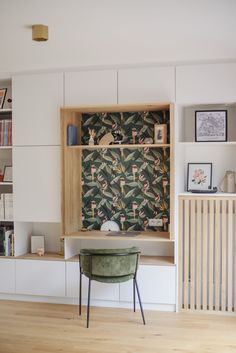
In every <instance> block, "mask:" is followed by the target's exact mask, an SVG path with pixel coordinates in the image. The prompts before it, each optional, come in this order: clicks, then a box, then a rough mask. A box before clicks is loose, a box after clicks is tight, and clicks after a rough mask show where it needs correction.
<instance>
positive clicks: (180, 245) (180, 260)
mask: <svg viewBox="0 0 236 353" xmlns="http://www.w3.org/2000/svg"><path fill="white" fill-rule="evenodd" d="M183 207H184V200H183V199H180V200H179V237H178V248H179V257H178V276H179V288H178V289H179V290H178V296H179V298H178V299H179V310H181V309H182V308H183V233H184V229H183Z"/></svg>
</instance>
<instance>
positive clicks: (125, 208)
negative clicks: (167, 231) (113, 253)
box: [82, 148, 170, 230]
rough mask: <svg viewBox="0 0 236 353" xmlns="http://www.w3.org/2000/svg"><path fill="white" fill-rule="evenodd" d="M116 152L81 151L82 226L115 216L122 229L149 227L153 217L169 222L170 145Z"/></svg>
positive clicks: (94, 226)
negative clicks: (149, 221)
mask: <svg viewBox="0 0 236 353" xmlns="http://www.w3.org/2000/svg"><path fill="white" fill-rule="evenodd" d="M113 152H114V151H112V150H111V149H99V150H95V151H94V150H93V151H91V150H83V152H82V185H83V187H82V191H83V193H82V204H83V205H82V221H83V227H85V228H88V229H100V227H101V225H102V223H103V222H105V221H107V220H114V221H115V222H117V223H118V224H119V226H120V228H121V229H123V230H146V229H149V226H148V219H150V218H162V219H163V220H164V221H165V222H168V221H169V207H170V205H169V187H170V175H169V169H170V157H169V148H166V149H165V150H164V149H163V148H145V149H144V148H138V149H136V150H135V151H134V150H133V149H129V148H124V149H123V151H122V150H121V149H116V151H115V154H114V153H113ZM91 155H92V157H91V158H90V156H91ZM130 155H132V158H129V156H130ZM165 224H166V223H165ZM150 229H153V227H152V228H150ZM155 229H157V228H155ZM158 229H159V230H164V228H163V227H160V228H158Z"/></svg>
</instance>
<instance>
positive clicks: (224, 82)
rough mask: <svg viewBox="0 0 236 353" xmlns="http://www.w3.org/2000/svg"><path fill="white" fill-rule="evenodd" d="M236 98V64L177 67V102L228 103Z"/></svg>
mask: <svg viewBox="0 0 236 353" xmlns="http://www.w3.org/2000/svg"><path fill="white" fill-rule="evenodd" d="M235 100H236V64H234V63H228V64H205V65H189V66H179V67H177V68H176V102H177V103H183V104H187V103H189V104H194V103H196V104H198V103H199V104H200V103H201V104H202V103H226V102H235Z"/></svg>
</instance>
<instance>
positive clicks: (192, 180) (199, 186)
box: [187, 163, 212, 191]
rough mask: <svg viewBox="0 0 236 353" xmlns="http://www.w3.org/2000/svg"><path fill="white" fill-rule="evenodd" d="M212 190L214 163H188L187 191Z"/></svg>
mask: <svg viewBox="0 0 236 353" xmlns="http://www.w3.org/2000/svg"><path fill="white" fill-rule="evenodd" d="M211 188H212V163H188V172H187V191H190V190H209V189H211Z"/></svg>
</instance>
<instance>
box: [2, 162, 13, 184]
mask: <svg viewBox="0 0 236 353" xmlns="http://www.w3.org/2000/svg"><path fill="white" fill-rule="evenodd" d="M3 182H12V166H11V165H6V166H5V168H4V175H3Z"/></svg>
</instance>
